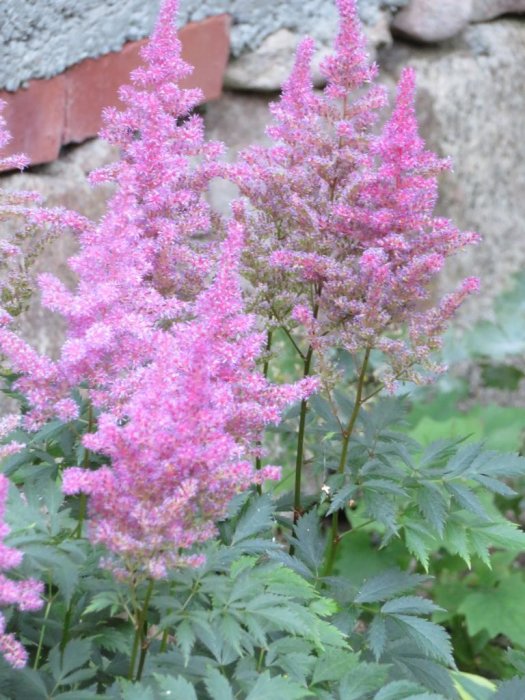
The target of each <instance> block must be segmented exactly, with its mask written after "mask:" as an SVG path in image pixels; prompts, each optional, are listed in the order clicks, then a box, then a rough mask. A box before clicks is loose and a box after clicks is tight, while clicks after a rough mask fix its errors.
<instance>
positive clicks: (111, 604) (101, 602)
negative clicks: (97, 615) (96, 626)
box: [84, 591, 121, 615]
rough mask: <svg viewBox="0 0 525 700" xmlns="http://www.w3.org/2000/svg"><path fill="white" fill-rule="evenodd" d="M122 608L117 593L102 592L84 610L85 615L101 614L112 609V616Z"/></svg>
mask: <svg viewBox="0 0 525 700" xmlns="http://www.w3.org/2000/svg"><path fill="white" fill-rule="evenodd" d="M120 607H121V603H120V601H119V597H118V594H117V592H116V591H102V593H97V594H96V595H94V596H93V598H92V599H91V601H90V602H89V604H88V605H87V606H86V608H85V610H84V615H88V614H89V613H93V612H100V611H101V610H105V609H106V608H111V612H110V614H111V615H114V614H115V612H117V610H119V609H120Z"/></svg>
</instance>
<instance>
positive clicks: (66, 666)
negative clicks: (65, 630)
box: [49, 639, 91, 684]
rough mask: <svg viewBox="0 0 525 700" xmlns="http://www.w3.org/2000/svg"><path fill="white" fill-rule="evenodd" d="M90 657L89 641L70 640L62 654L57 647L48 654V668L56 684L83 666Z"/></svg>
mask: <svg viewBox="0 0 525 700" xmlns="http://www.w3.org/2000/svg"><path fill="white" fill-rule="evenodd" d="M90 656H91V640H90V639H72V640H70V641H69V642H68V643H67V645H66V647H65V649H64V650H63V652H62V651H61V649H60V646H59V645H57V646H55V647H53V649H51V651H50V652H49V668H50V670H51V673H52V674H53V678H54V679H55V681H56V682H57V684H61V682H63V679H64V678H66V676H68V675H69V674H70V673H72V672H73V671H75V670H76V669H78V668H80V666H83V665H84V664H85V663H87V661H89V658H90Z"/></svg>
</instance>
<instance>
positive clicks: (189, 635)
mask: <svg viewBox="0 0 525 700" xmlns="http://www.w3.org/2000/svg"><path fill="white" fill-rule="evenodd" d="M176 635H177V646H178V647H179V649H180V650H181V652H182V656H183V657H184V664H185V665H187V664H188V662H189V660H190V654H191V652H192V649H193V647H194V645H195V640H196V637H195V632H194V630H193V627H192V625H191V624H190V622H189V620H183V621H182V622H181V623H180V624H179V625H177V628H176Z"/></svg>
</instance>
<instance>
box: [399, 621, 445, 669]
mask: <svg viewBox="0 0 525 700" xmlns="http://www.w3.org/2000/svg"><path fill="white" fill-rule="evenodd" d="M390 618H391V619H392V620H395V621H396V622H397V623H398V625H399V626H400V628H401V630H402V632H403V633H404V634H406V635H407V636H409V637H410V638H411V639H412V640H413V641H414V642H415V643H416V644H417V646H418V647H419V648H420V649H421V651H422V652H424V653H425V654H426V655H427V656H428V657H430V658H432V659H436V660H438V661H441V662H443V663H445V664H448V665H449V666H452V667H453V668H454V667H455V663H454V658H453V656H452V645H451V643H450V637H449V635H448V633H447V632H446V630H445V629H444V628H443V627H440V626H439V625H436V624H435V623H433V622H429V620H422V619H421V618H420V617H413V616H412V615H391V616H390Z"/></svg>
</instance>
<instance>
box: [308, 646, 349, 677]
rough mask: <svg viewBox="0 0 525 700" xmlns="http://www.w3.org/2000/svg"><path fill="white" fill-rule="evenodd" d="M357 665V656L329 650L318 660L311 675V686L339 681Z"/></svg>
mask: <svg viewBox="0 0 525 700" xmlns="http://www.w3.org/2000/svg"><path fill="white" fill-rule="evenodd" d="M356 664H357V656H356V655H355V654H352V653H349V652H348V651H344V650H342V649H334V650H332V649H331V650H330V653H329V654H323V655H322V656H321V657H319V658H318V660H317V662H316V664H315V668H314V672H313V675H312V685H318V684H319V683H324V682H325V681H339V680H341V678H342V677H343V676H344V675H345V673H348V670H349V669H350V668H352V667H354V666H355V665H356Z"/></svg>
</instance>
